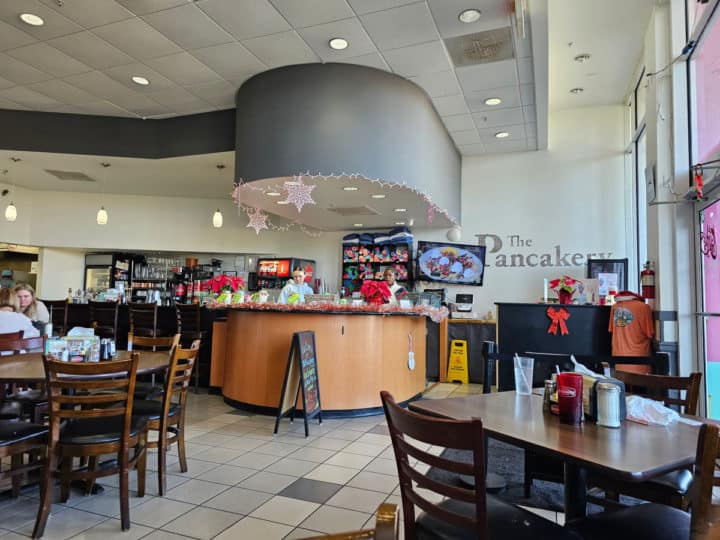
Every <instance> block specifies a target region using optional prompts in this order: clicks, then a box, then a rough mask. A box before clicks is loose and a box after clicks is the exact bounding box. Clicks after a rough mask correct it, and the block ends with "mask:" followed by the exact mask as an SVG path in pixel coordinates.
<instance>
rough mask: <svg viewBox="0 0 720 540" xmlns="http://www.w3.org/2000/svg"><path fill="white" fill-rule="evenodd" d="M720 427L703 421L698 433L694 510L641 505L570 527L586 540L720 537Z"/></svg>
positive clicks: (702, 539) (600, 514)
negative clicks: (718, 477)
mask: <svg viewBox="0 0 720 540" xmlns="http://www.w3.org/2000/svg"><path fill="white" fill-rule="evenodd" d="M719 442H720V435H719V433H718V426H716V425H713V424H703V425H702V426H701V427H700V430H699V434H698V445H697V453H696V458H695V465H694V479H693V489H692V504H691V513H690V514H688V513H687V512H684V511H682V510H680V509H678V508H672V507H670V506H666V505H663V504H656V503H650V504H640V505H637V506H630V507H626V508H622V509H620V510H616V511H612V512H602V513H599V514H592V515H590V516H588V517H586V518H582V519H579V520H575V521H572V522H570V523H568V524H567V525H566V526H567V527H568V528H569V529H571V530H573V531H574V532H577V533H578V534H580V536H581V537H582V538H583V539H584V540H601V539H602V540H607V539H608V538H610V539H613V538H615V539H621V538H632V539H633V540H710V539H717V538H720V519H718V518H719V517H720V513H718V511H717V510H718V509H717V507H713V506H712V487H713V472H714V469H715V460H716V459H717V458H718V448H719V447H720V444H719Z"/></svg>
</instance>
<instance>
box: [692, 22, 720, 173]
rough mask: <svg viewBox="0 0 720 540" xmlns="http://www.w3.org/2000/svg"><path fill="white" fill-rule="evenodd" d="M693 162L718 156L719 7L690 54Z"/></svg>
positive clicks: (719, 115)
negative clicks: (692, 95)
mask: <svg viewBox="0 0 720 540" xmlns="http://www.w3.org/2000/svg"><path fill="white" fill-rule="evenodd" d="M691 79H692V81H693V83H694V84H693V87H694V88H693V90H694V92H693V93H694V107H693V114H691V122H692V125H691V133H692V134H693V135H692V137H693V139H694V140H693V143H694V144H693V163H702V162H705V161H710V160H713V159H718V158H720V10H718V12H717V13H715V15H714V16H713V18H712V19H711V20H710V22H709V23H708V26H707V27H706V28H705V30H704V31H703V34H702V36H701V38H700V42H699V43H698V46H697V48H696V49H695V51H694V52H693V55H692V66H691Z"/></svg>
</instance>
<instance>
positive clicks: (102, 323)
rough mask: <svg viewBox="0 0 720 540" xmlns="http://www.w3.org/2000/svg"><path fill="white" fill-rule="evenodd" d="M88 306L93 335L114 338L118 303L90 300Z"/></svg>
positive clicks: (115, 335)
mask: <svg viewBox="0 0 720 540" xmlns="http://www.w3.org/2000/svg"><path fill="white" fill-rule="evenodd" d="M88 306H89V308H90V321H91V324H92V327H93V328H94V329H95V335H96V336H99V337H101V338H112V339H115V338H116V337H117V327H118V303H117V302H93V301H90V302H88Z"/></svg>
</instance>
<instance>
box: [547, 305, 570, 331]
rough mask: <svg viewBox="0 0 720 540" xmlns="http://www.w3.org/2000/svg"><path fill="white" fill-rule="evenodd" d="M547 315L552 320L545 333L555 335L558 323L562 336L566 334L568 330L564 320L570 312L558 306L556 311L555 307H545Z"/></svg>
mask: <svg viewBox="0 0 720 540" xmlns="http://www.w3.org/2000/svg"><path fill="white" fill-rule="evenodd" d="M546 313H547V316H548V317H550V320H551V321H552V322H551V323H550V327H549V328H548V331H547V333H548V334H552V335H554V336H557V331H558V324H559V325H560V334H561V335H563V336H567V335H568V334H569V333H570V331H569V330H568V327H567V324H565V321H567V320H568V319H569V318H570V314H569V313H568V312H567V310H566V309H565V308H560V309H559V310H558V311H555V308H551V307H549V308H547V311H546Z"/></svg>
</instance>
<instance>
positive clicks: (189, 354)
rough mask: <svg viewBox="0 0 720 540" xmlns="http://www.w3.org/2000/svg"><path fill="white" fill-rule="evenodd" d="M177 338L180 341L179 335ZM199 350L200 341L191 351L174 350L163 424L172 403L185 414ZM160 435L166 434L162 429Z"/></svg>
mask: <svg viewBox="0 0 720 540" xmlns="http://www.w3.org/2000/svg"><path fill="white" fill-rule="evenodd" d="M176 338H177V339H179V335H177V336H176ZM199 350H200V340H199V339H196V340H195V341H193V342H192V345H191V346H190V348H189V349H184V348H182V347H180V346H176V347H175V348H174V349H173V353H172V357H171V358H170V365H169V366H168V371H167V374H166V375H165V392H163V415H162V417H161V420H160V421H161V423H162V422H164V421H165V420H166V419H167V415H168V411H169V410H170V405H171V404H172V403H176V404H178V405H180V407H181V411H182V412H181V414H185V412H184V411H185V404H186V402H187V391H188V387H189V386H190V377H191V376H192V370H193V367H195V361H196V360H197V354H198V351H199ZM160 433H164V431H163V429H162V428H161V429H160Z"/></svg>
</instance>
